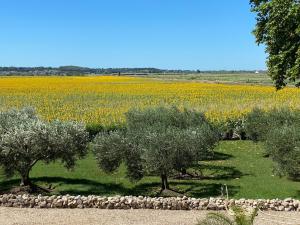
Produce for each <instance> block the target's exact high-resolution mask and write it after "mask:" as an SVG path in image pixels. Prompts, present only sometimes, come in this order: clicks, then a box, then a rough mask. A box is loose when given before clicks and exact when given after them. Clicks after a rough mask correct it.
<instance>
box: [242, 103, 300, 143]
mask: <svg viewBox="0 0 300 225" xmlns="http://www.w3.org/2000/svg"><path fill="white" fill-rule="evenodd" d="M293 124H299V125H300V112H299V111H298V110H290V109H287V108H279V109H271V110H269V111H265V110H262V109H259V108H254V109H253V110H252V111H251V112H250V113H248V115H247V116H246V117H245V124H244V126H245V127H244V129H245V132H246V136H247V137H248V138H249V139H251V140H253V141H255V142H257V141H265V140H266V138H267V136H268V134H269V132H270V131H272V130H273V129H274V128H280V127H282V126H284V125H286V126H290V125H293Z"/></svg>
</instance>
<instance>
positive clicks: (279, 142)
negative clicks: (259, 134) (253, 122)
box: [265, 124, 300, 179]
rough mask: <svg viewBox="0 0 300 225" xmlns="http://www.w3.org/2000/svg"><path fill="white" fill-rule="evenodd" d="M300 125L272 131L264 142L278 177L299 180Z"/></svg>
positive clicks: (282, 127)
mask: <svg viewBox="0 0 300 225" xmlns="http://www.w3.org/2000/svg"><path fill="white" fill-rule="evenodd" d="M299 125H300V124H297V125H290V126H288V125H284V126H281V127H277V128H274V129H272V130H271V131H270V132H269V133H268V135H267V137H266V141H265V146H266V148H267V151H268V153H269V154H270V157H271V158H272V160H273V161H274V162H275V169H276V171H277V172H278V173H279V174H280V175H285V174H286V175H288V176H289V177H291V178H293V179H299V178H300V126H299Z"/></svg>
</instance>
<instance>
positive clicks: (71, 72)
mask: <svg viewBox="0 0 300 225" xmlns="http://www.w3.org/2000/svg"><path fill="white" fill-rule="evenodd" d="M255 72H256V71H254V70H253V71H249V70H239V71H234V70H232V71H229V70H221V71H217V70H216V71H202V70H165V69H157V68H88V67H80V66H61V67H0V76H12V75H17V76H26V75H36V76H51V75H52V76H53V75H61V76H76V75H96V74H117V75H121V74H123V75H147V74H194V73H195V74H196V73H198V74H199V73H206V74H207V73H213V74H227V73H230V74H233V73H237V74H241V73H255ZM260 72H262V73H263V72H265V71H260Z"/></svg>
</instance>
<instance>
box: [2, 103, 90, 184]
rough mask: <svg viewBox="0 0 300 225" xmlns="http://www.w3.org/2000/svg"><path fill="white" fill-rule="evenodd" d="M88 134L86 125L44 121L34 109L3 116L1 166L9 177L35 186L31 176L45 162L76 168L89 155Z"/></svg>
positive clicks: (5, 113) (14, 111)
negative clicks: (78, 160) (14, 176)
mask: <svg viewBox="0 0 300 225" xmlns="http://www.w3.org/2000/svg"><path fill="white" fill-rule="evenodd" d="M87 143H88V134H87V132H86V131H85V127H84V126H83V125H82V124H77V123H75V122H61V121H53V122H51V123H48V122H45V121H43V120H41V119H40V118H39V117H38V116H37V115H36V113H35V111H34V110H33V109H31V108H24V109H22V110H20V111H17V110H10V111H6V112H1V113H0V165H1V166H2V167H3V169H4V172H5V174H6V175H7V176H12V175H13V174H15V173H18V174H19V175H20V176H21V185H31V182H30V178H29V173H30V171H31V169H32V168H33V166H34V165H35V164H36V163H37V162H39V161H44V162H45V163H50V162H52V161H55V160H58V159H59V160H61V161H62V163H64V166H65V167H67V168H72V167H74V165H75V161H76V159H77V158H81V157H83V156H84V155H85V154H86V153H87V148H86V146H87Z"/></svg>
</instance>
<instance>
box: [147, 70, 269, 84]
mask: <svg viewBox="0 0 300 225" xmlns="http://www.w3.org/2000/svg"><path fill="white" fill-rule="evenodd" d="M145 77H150V78H157V79H164V80H176V79H177V80H191V81H202V82H212V83H230V84H234V83H236V84H260V85H272V84H273V82H272V80H271V78H270V77H269V76H268V75H267V74H266V73H259V74H255V73H219V74H218V73H199V74H149V75H146V76H145Z"/></svg>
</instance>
